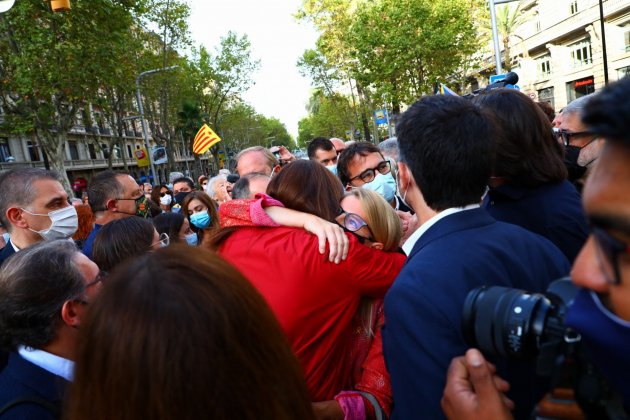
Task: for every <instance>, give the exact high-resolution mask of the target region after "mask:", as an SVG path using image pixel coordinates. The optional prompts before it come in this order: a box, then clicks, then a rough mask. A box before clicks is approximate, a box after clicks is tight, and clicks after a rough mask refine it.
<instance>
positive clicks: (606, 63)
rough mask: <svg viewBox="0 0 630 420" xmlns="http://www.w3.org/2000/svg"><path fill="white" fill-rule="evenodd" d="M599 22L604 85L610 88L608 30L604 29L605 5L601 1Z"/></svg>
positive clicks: (600, 0)
mask: <svg viewBox="0 0 630 420" xmlns="http://www.w3.org/2000/svg"><path fill="white" fill-rule="evenodd" d="M599 22H600V24H601V25H602V53H603V57H602V58H603V59H604V85H605V86H608V55H607V54H606V29H605V28H604V5H603V1H602V0H599Z"/></svg>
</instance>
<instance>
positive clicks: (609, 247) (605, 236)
mask: <svg viewBox="0 0 630 420" xmlns="http://www.w3.org/2000/svg"><path fill="white" fill-rule="evenodd" d="M592 233H593V237H594V238H595V243H596V245H597V249H598V251H599V252H598V253H597V255H598V257H599V263H600V266H601V269H602V271H603V272H604V275H605V277H606V280H607V281H608V283H610V284H613V285H617V284H620V283H621V270H620V269H619V254H630V243H624V242H622V241H620V240H619V239H616V238H614V237H613V236H612V235H610V234H609V233H608V232H606V231H605V230H604V229H602V228H600V227H596V226H594V227H592Z"/></svg>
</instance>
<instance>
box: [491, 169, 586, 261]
mask: <svg viewBox="0 0 630 420" xmlns="http://www.w3.org/2000/svg"><path fill="white" fill-rule="evenodd" d="M484 206H485V208H486V210H487V211H488V213H490V215H491V216H492V217H494V218H495V219H496V220H499V221H501V222H507V223H513V224H515V225H519V226H520V227H522V228H525V229H527V230H529V231H531V232H534V233H537V234H539V235H542V236H544V237H545V238H547V239H549V240H550V241H551V242H553V243H554V245H555V246H557V247H558V248H559V249H560V251H562V252H563V253H564V255H565V256H566V257H567V259H568V260H569V262H570V263H573V261H575V258H576V257H577V255H578V253H579V252H580V249H582V246H584V242H586V238H587V237H588V224H587V222H586V215H585V214H584V209H583V208H582V201H581V198H580V194H579V193H578V192H577V190H576V189H575V187H574V186H573V185H572V184H571V183H570V182H569V181H563V182H560V183H557V184H551V185H542V186H540V187H535V188H523V187H517V186H514V185H503V186H501V187H498V188H495V189H491V190H490V191H489V192H488V196H487V198H486V200H484Z"/></svg>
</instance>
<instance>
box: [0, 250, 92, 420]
mask: <svg viewBox="0 0 630 420" xmlns="http://www.w3.org/2000/svg"><path fill="white" fill-rule="evenodd" d="M101 279H102V278H101V276H100V275H99V270H98V267H97V266H96V264H94V263H93V262H92V261H90V259H89V258H87V257H86V256H85V255H83V254H82V253H81V252H80V251H79V250H78V249H77V247H76V245H74V243H73V242H71V241H67V240H56V241H44V242H42V243H40V244H37V245H33V246H30V247H28V248H26V249H23V250H21V251H20V252H18V253H16V254H15V255H14V256H13V257H12V258H10V259H9V260H8V261H7V262H6V264H4V266H3V267H2V268H1V269H0V346H1V347H2V349H3V350H5V351H8V352H10V355H9V363H8V365H7V366H6V368H5V369H4V370H3V371H2V373H1V374H0V418H2V419H16V420H17V419H55V418H59V416H60V413H61V402H62V401H63V392H64V389H65V387H66V385H67V384H68V382H69V381H70V380H72V374H73V370H74V363H73V362H72V360H73V359H74V354H75V349H76V345H77V335H78V329H79V327H80V325H81V318H82V317H83V314H84V311H85V310H86V307H87V304H88V303H89V302H90V301H91V300H92V299H93V298H94V297H95V295H96V294H97V293H98V291H99V289H100V281H101Z"/></svg>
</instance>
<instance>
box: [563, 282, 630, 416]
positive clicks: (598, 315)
mask: <svg viewBox="0 0 630 420" xmlns="http://www.w3.org/2000/svg"><path fill="white" fill-rule="evenodd" d="M565 324H566V325H567V326H568V327H571V328H573V329H574V330H575V331H577V332H578V333H580V335H581V336H582V345H583V346H584V349H585V350H586V352H587V353H586V355H587V359H588V360H589V361H590V362H592V363H593V364H594V365H595V366H596V367H597V368H598V369H599V370H600V371H601V373H602V374H603V375H604V377H605V378H606V380H607V381H608V382H609V383H610V385H611V386H612V387H613V389H615V390H616V391H617V392H618V393H619V394H620V395H621V398H622V399H623V401H624V404H625V405H626V406H628V405H630V387H629V386H628V372H630V357H629V355H630V322H628V321H625V320H623V319H621V318H619V317H617V316H616V315H615V314H613V313H612V312H610V311H609V310H608V309H606V308H605V307H604V306H603V305H602V303H601V301H600V300H599V297H598V296H597V294H595V292H593V291H592V290H588V289H582V290H580V291H579V292H578V294H577V295H576V296H575V300H574V301H573V304H572V305H571V307H570V308H569V311H568V313H567V317H566V320H565Z"/></svg>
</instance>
